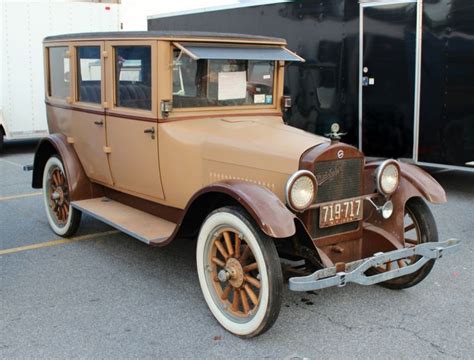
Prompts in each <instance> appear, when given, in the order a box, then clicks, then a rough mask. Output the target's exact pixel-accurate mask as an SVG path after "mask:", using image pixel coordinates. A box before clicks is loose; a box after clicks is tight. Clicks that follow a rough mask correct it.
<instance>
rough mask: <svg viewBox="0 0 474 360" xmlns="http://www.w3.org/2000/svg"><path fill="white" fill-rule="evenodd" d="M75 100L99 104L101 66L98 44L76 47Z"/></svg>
mask: <svg viewBox="0 0 474 360" xmlns="http://www.w3.org/2000/svg"><path fill="white" fill-rule="evenodd" d="M76 53H77V100H79V101H83V102H88V103H94V104H100V103H101V86H100V82H101V79H102V66H101V63H100V46H79V47H77V51H76Z"/></svg>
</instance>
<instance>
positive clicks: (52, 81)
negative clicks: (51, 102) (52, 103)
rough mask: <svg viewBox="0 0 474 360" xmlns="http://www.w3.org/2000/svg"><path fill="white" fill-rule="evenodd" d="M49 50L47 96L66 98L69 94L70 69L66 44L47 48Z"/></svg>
mask: <svg viewBox="0 0 474 360" xmlns="http://www.w3.org/2000/svg"><path fill="white" fill-rule="evenodd" d="M48 51H49V89H48V94H49V96H52V97H55V98H60V99H66V98H67V97H68V96H69V94H70V87H69V86H70V84H71V69H70V66H69V64H70V61H69V57H68V56H67V51H68V47H67V46H57V47H50V48H48Z"/></svg>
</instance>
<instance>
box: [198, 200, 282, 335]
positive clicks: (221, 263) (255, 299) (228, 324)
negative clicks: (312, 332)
mask: <svg viewBox="0 0 474 360" xmlns="http://www.w3.org/2000/svg"><path fill="white" fill-rule="evenodd" d="M196 251H197V253H196V260H197V269H198V275H199V282H200V285H201V289H202V292H203V295H204V298H205V300H206V302H207V305H208V306H209V309H210V310H211V312H212V314H213V315H214V317H215V318H216V319H217V321H218V322H219V323H220V324H221V325H222V326H223V327H224V328H225V329H226V330H228V331H229V332H231V333H233V334H235V335H238V336H241V337H253V336H256V335H259V334H262V333H264V332H265V331H267V330H268V329H269V328H270V327H271V326H272V325H273V323H274V322H275V321H276V319H277V317H278V314H279V312H280V307H281V293H282V288H283V275H282V271H281V265H280V260H279V257H278V253H277V251H276V247H275V244H274V243H273V239H271V238H270V237H268V236H267V235H265V234H264V233H263V232H262V231H261V230H260V228H259V227H258V226H256V225H255V224H254V222H253V220H252V219H251V218H249V216H248V215H247V213H246V212H245V211H243V210H242V209H240V208H237V207H224V208H220V209H218V210H216V211H214V212H212V213H211V214H210V215H209V216H208V217H207V219H206V220H205V221H204V224H203V225H202V227H201V230H200V232H199V237H198V243H197V250H196Z"/></svg>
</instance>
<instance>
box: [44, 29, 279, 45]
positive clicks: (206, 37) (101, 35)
mask: <svg viewBox="0 0 474 360" xmlns="http://www.w3.org/2000/svg"><path fill="white" fill-rule="evenodd" d="M150 38H152V39H166V40H177V41H179V40H200V41H213V40H214V41H224V42H233V41H236V42H259V43H262V42H263V43H272V44H278V45H286V40H285V39H281V38H276V37H269V36H259V35H247V34H233V33H220V32H202V31H108V32H89V33H76V34H63V35H54V36H48V37H46V38H45V39H44V42H55V41H68V40H69V41H70V40H91V39H93V40H97V39H101V40H105V39H107V40H114V39H120V40H123V39H150Z"/></svg>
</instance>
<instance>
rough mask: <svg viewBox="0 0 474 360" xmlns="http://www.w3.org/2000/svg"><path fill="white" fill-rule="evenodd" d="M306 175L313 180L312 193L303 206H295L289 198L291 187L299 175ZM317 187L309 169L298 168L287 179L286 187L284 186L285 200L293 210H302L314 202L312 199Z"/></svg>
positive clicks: (314, 196)
mask: <svg viewBox="0 0 474 360" xmlns="http://www.w3.org/2000/svg"><path fill="white" fill-rule="evenodd" d="M304 176H305V177H308V178H309V179H310V180H311V181H312V182H313V194H312V196H311V200H310V201H308V204H307V205H306V206H304V207H298V206H295V204H294V203H293V202H292V200H291V189H292V188H293V185H294V184H295V182H296V181H297V180H298V179H300V178H301V177H304ZM317 189H318V183H317V181H316V177H315V176H314V174H313V173H312V172H311V171H308V170H298V171H296V172H295V173H293V175H291V176H290V178H289V179H288V181H287V182H286V187H285V200H286V203H287V204H288V206H289V207H290V209H292V210H293V211H295V212H303V211H305V210H306V209H308V208H309V207H310V206H311V205H312V204H313V202H314V199H315V198H316V193H317Z"/></svg>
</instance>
